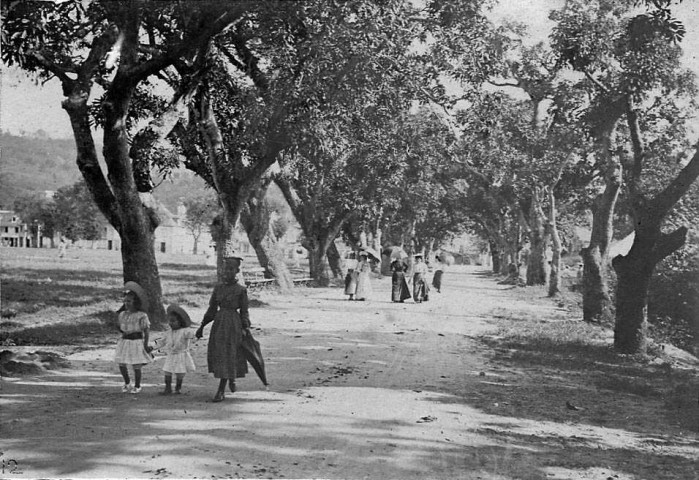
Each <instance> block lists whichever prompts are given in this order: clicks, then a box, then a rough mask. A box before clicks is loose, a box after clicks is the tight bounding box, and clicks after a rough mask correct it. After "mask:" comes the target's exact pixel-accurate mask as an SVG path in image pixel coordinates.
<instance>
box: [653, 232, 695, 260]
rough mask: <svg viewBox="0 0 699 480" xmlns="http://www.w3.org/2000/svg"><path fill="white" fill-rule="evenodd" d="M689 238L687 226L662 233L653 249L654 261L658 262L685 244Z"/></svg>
mask: <svg viewBox="0 0 699 480" xmlns="http://www.w3.org/2000/svg"><path fill="white" fill-rule="evenodd" d="M686 240H687V227H680V228H678V229H677V230H675V231H674V232H672V233H669V234H667V233H661V234H660V239H659V240H658V243H657V244H656V246H655V248H654V249H653V256H654V257H655V261H654V263H658V262H659V261H661V260H662V259H663V258H665V257H667V256H668V255H670V254H671V253H673V252H674V251H676V250H678V249H679V248H681V247H682V245H684V242H685V241H686Z"/></svg>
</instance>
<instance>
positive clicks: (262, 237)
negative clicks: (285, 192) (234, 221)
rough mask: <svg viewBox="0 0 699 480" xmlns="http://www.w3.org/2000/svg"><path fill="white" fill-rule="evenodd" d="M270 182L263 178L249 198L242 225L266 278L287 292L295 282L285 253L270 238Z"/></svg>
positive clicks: (243, 212) (268, 179)
mask: <svg viewBox="0 0 699 480" xmlns="http://www.w3.org/2000/svg"><path fill="white" fill-rule="evenodd" d="M270 182H271V178H270V177H265V178H263V179H262V181H261V183H260V185H259V186H258V188H257V189H255V190H254V193H253V194H252V195H251V196H250V198H248V200H247V202H246V204H245V208H244V209H243V210H242V211H241V214H240V223H241V225H242V226H243V228H244V229H245V231H246V233H247V234H248V240H250V245H252V247H253V249H254V250H255V253H256V254H257V261H258V262H259V264H260V266H261V267H262V268H264V269H265V278H274V279H276V281H277V284H278V285H279V288H281V289H282V290H284V291H287V290H290V289H291V288H293V286H294V282H293V279H292V278H291V273H290V272H289V267H288V266H287V265H286V261H285V259H284V252H283V251H282V250H281V248H280V247H279V244H277V242H275V241H274V240H272V239H271V238H270V236H269V230H270V228H269V224H270V220H271V216H270V209H269V207H268V206H267V203H266V200H265V196H266V194H267V189H268V187H269V183H270Z"/></svg>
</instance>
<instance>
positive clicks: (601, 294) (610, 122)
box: [580, 113, 623, 323]
mask: <svg viewBox="0 0 699 480" xmlns="http://www.w3.org/2000/svg"><path fill="white" fill-rule="evenodd" d="M617 115H618V113H617ZM617 123H618V116H617V117H614V116H612V117H611V118H609V119H607V121H606V122H603V123H602V124H601V127H600V128H599V129H598V130H597V142H598V148H597V150H598V151H599V154H600V155H602V156H603V157H604V158H605V164H606V166H607V171H606V174H605V188H604V192H602V193H601V194H600V195H599V196H598V197H597V198H595V200H594V203H593V205H592V232H591V234H590V244H589V245H588V246H587V247H585V248H583V249H582V250H581V251H580V255H581V256H582V260H583V283H582V299H583V320H584V321H586V322H595V323H596V322H600V323H606V322H611V321H612V318H613V308H612V307H613V304H612V298H611V295H610V294H609V280H608V277H609V274H608V269H609V247H610V245H611V242H612V234H613V231H614V209H615V208H616V203H617V199H618V197H619V191H620V189H621V185H622V182H623V178H622V172H623V170H622V165H621V162H620V161H619V157H618V156H617V155H615V154H613V153H612V150H613V136H614V131H615V129H616V125H617Z"/></svg>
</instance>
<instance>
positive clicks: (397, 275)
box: [391, 259, 410, 303]
mask: <svg viewBox="0 0 699 480" xmlns="http://www.w3.org/2000/svg"><path fill="white" fill-rule="evenodd" d="M407 269H408V266H407V265H406V264H405V262H403V261H402V260H400V259H396V260H394V261H393V262H392V263H391V271H392V272H393V277H392V281H391V285H392V289H391V300H392V301H394V302H401V303H403V302H404V301H405V300H406V299H407V298H410V289H409V288H408V282H406V281H405V271H406V270H407Z"/></svg>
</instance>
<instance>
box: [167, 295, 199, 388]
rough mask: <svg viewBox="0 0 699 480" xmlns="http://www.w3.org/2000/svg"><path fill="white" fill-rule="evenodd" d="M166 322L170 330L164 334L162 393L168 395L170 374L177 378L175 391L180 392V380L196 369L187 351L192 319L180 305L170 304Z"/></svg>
mask: <svg viewBox="0 0 699 480" xmlns="http://www.w3.org/2000/svg"><path fill="white" fill-rule="evenodd" d="M167 323H168V324H169V325H170V330H168V332H167V333H166V334H165V351H166V352H167V359H165V365H163V371H164V372H165V390H163V392H162V395H170V394H171V393H172V374H173V373H174V374H175V376H176V378H177V383H176V384H175V393H182V392H181V390H182V380H184V375H185V373H187V372H193V371H195V370H196V367H195V366H194V360H193V359H192V355H191V354H190V353H189V341H190V340H191V339H193V338H194V333H195V332H194V330H192V329H191V328H189V327H191V326H192V320H191V319H190V318H189V315H187V312H185V311H184V309H183V308H182V307H180V306H179V305H177V304H174V303H173V304H172V305H170V306H168V307H167Z"/></svg>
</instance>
